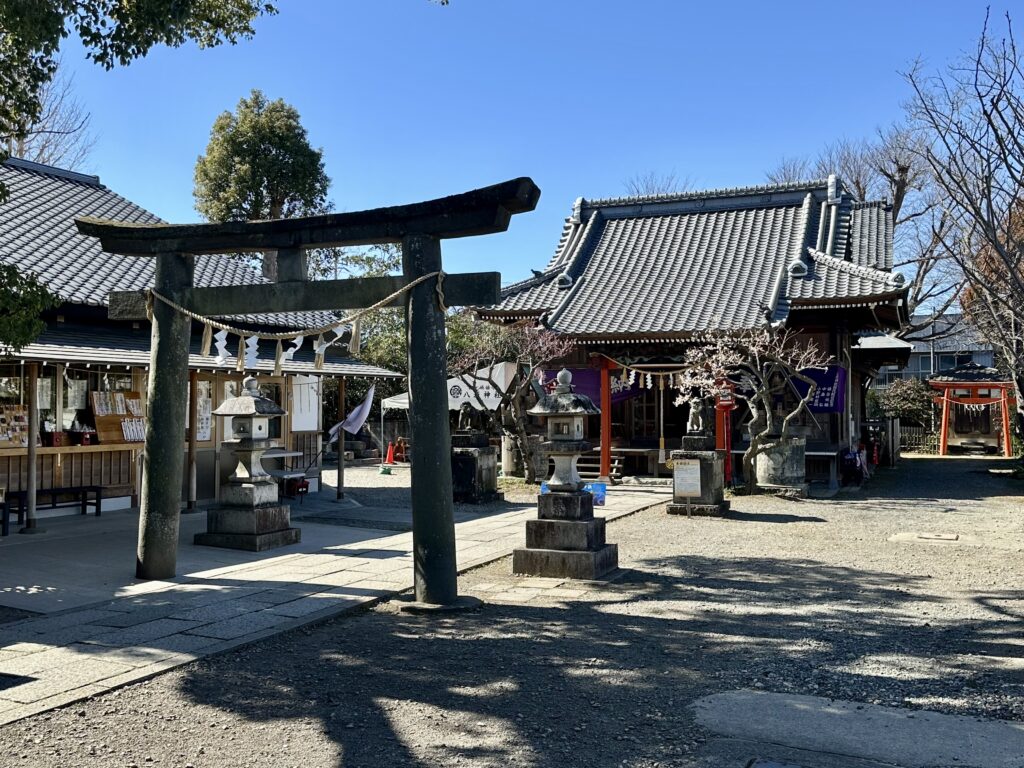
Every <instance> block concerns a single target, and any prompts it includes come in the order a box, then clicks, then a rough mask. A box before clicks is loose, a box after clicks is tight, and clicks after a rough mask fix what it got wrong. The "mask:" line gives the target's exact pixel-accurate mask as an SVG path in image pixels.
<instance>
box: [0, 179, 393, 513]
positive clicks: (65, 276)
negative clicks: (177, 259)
mask: <svg viewBox="0 0 1024 768" xmlns="http://www.w3.org/2000/svg"><path fill="white" fill-rule="evenodd" d="M0 181H2V182H3V183H4V184H5V185H6V187H7V189H8V191H9V198H8V200H7V201H6V202H5V203H3V204H0V260H2V261H3V262H4V263H6V264H10V265H13V266H15V267H17V268H18V269H19V270H21V271H23V272H27V273H32V274H34V275H35V276H36V277H37V279H38V280H39V281H40V282H41V283H43V284H44V285H46V286H47V287H48V288H49V289H50V291H51V292H53V293H55V294H56V295H57V296H58V297H59V298H60V300H61V304H60V306H59V307H57V308H56V309H54V310H52V311H50V312H47V313H46V314H45V315H44V316H43V318H42V319H43V320H45V322H46V329H45V330H44V331H43V333H42V335H41V336H40V337H39V338H38V339H36V341H34V342H33V343H31V344H29V345H27V346H26V347H24V348H23V349H22V350H20V351H19V352H17V353H13V352H8V353H7V354H6V355H4V356H3V357H2V358H0V487H2V488H4V489H5V490H6V491H7V492H8V493H12V492H14V493H16V492H21V491H25V490H26V489H27V488H28V487H29V479H30V475H31V473H30V471H29V470H30V463H31V462H30V459H29V456H30V454H34V456H35V461H34V463H35V470H36V471H35V476H36V481H35V486H36V487H37V488H39V489H52V488H58V487H67V486H76V487H78V486H98V487H99V488H100V492H101V494H102V495H103V497H104V501H103V508H104V509H116V508H118V507H127V506H129V505H131V504H133V503H137V501H138V496H139V490H140V485H141V482H140V476H139V473H140V466H141V460H140V457H141V453H142V448H143V440H144V436H145V425H146V423H147V421H148V418H149V404H148V403H147V402H146V377H147V375H148V369H149V366H150V341H151V340H150V324H149V322H147V321H146V320H145V319H141V320H134V321H118V320H112V319H110V318H109V317H108V313H107V301H108V299H107V297H108V294H109V293H110V292H111V291H131V290H142V289H145V288H149V287H150V286H152V285H153V279H154V267H153V263H152V260H146V259H134V258H129V257H127V256H121V255H116V254H105V253H103V251H102V250H101V248H100V245H99V243H98V242H97V241H96V240H95V239H93V238H89V237H84V236H82V235H80V234H79V233H78V231H77V229H76V226H75V221H74V219H75V217H79V216H93V217H102V218H112V219H118V220H123V221H131V222H137V223H139V224H158V223H160V219H159V218H157V217H156V216H154V215H153V214H151V213H149V212H148V211H146V210H144V209H143V208H141V207H139V206H137V205H135V204H134V203H132V202H130V201H128V200H126V199H124V198H123V197H120V196H119V195H117V194H115V193H114V192H112V191H111V190H109V189H107V188H106V187H105V186H103V185H102V184H101V183H100V180H99V178H98V177H96V176H90V175H85V174H81V173H75V172H72V171H67V170H63V169H60V168H53V167H50V166H45V165H40V164H38V163H30V162H27V161H23V160H17V159H11V160H8V161H6V162H5V163H3V164H0ZM259 282H268V281H266V280H264V279H263V278H262V277H261V276H260V275H259V273H258V272H256V271H254V270H253V269H251V268H249V266H248V265H247V264H245V263H244V262H242V261H240V260H238V259H234V258H230V257H228V256H211V257H208V258H204V259H203V260H201V262H199V263H198V264H197V266H196V283H197V284H198V285H205V286H227V285H238V284H250V283H259ZM335 317H336V316H335V315H334V314H332V313H327V312H303V313H299V312H291V313H280V314H252V315H243V316H234V317H232V318H231V322H232V323H233V324H235V325H241V326H244V327H247V328H253V329H263V330H273V331H287V330H289V329H292V328H296V329H299V328H304V327H310V326H315V325H319V324H322V323H327V322H330V321H331V320H332V319H333V318H335ZM200 342H201V329H200V327H199V326H198V325H196V326H195V327H194V328H193V329H192V338H191V343H190V350H189V355H188V367H189V369H190V377H189V379H190V381H189V385H190V386H189V390H190V397H189V405H190V409H189V410H190V417H191V418H194V424H195V427H194V428H193V427H192V423H193V422H192V421H191V418H190V420H189V421H190V423H189V426H188V427H187V428H186V429H185V430H184V432H183V434H182V435H181V447H180V449H181V451H182V452H183V453H184V454H186V457H187V458H186V466H187V467H189V468H190V470H191V471H189V472H187V473H186V480H185V482H184V483H183V485H182V500H183V501H186V502H189V503H193V504H194V503H195V502H196V501H201V500H204V499H212V498H214V497H215V496H216V494H217V488H218V486H219V484H220V482H221V481H222V480H223V479H224V478H225V477H226V476H227V474H228V470H229V469H230V467H229V466H228V465H227V463H226V462H222V461H221V456H220V442H221V440H222V439H223V437H224V436H223V435H222V434H221V433H220V430H221V425H220V424H218V423H217V422H218V419H216V418H213V417H212V416H211V412H212V411H213V410H214V409H216V408H217V407H218V406H219V405H220V403H221V402H222V401H223V400H224V399H225V398H227V397H229V396H231V395H233V394H234V393H235V392H236V391H237V387H239V386H240V383H241V380H242V377H243V375H244V374H243V373H242V372H240V371H238V370H237V369H236V368H237V366H236V362H237V359H236V357H235V354H236V351H237V350H235V349H232V350H230V354H229V355H228V356H227V359H221V360H218V359H217V357H216V351H215V350H214V351H212V352H211V354H205V355H204V354H202V352H203V350H202V348H201V343H200ZM247 370H248V371H250V372H256V373H258V374H259V378H260V381H261V383H262V386H263V388H264V392H265V394H267V395H268V396H270V397H272V398H273V399H275V400H276V401H277V402H278V404H279V405H281V406H282V407H284V409H285V410H286V411H288V415H287V416H286V417H284V419H283V420H282V421H283V423H282V424H280V425H279V426H280V430H279V434H275V435H274V437H275V438H276V439H277V441H278V443H279V445H280V447H281V448H282V449H284V450H283V452H284V453H288V454H291V456H288V457H287V458H279V459H276V460H275V461H277V462H287V463H288V464H291V465H293V466H295V467H297V468H298V467H301V468H308V470H309V474H310V480H311V483H312V485H313V487H314V488H315V487H316V482H317V478H318V477H319V472H320V467H321V455H320V448H321V434H322V431H323V424H322V423H321V410H322V408H321V405H322V402H321V401H322V394H323V387H324V386H326V385H327V383H326V382H325V381H324V379H325V378H328V377H333V378H339V379H340V378H371V379H372V378H383V377H397V376H398V374H395V373H393V372H391V371H387V370H384V369H381V368H377V367H374V366H370V365H366V364H365V363H362V362H359V361H358V360H354V359H351V358H349V357H348V356H347V355H346V354H345V353H344V352H343V351H342V349H340V348H338V347H333V348H331V349H329V350H328V351H327V354H326V356H325V360H324V363H323V365H322V366H321V367H317V366H316V365H315V362H314V353H313V351H312V349H311V345H310V344H309V343H308V342H307V344H306V345H305V348H304V349H302V350H300V351H299V352H297V353H296V354H295V355H294V356H293V357H292V358H291V359H289V360H287V361H285V362H284V363H283V365H282V366H281V371H280V374H279V375H276V376H275V375H274V348H273V345H272V344H269V343H264V344H261V346H260V348H259V350H258V354H257V355H256V356H255V357H254V358H252V359H250V360H249V361H248V362H247ZM32 380H34V381H35V384H34V386H31V385H30V381H32ZM33 409H34V410H35V411H36V412H37V413H38V423H37V424H35V425H34V428H33V425H31V424H30V420H29V413H30V411H31V410H33ZM277 427H278V425H275V430H276V429H277ZM30 432H34V433H36V434H37V435H38V437H37V438H36V439H35V440H34V441H33V442H34V443H35V445H32V446H30V445H29V435H30ZM222 464H223V466H222ZM268 465H271V466H272V463H271V462H268ZM190 481H191V482H190ZM75 511H76V510H75V509H74V508H66V507H58V508H57V509H56V510H51V509H48V500H47V503H45V504H40V509H39V515H40V516H41V517H46V516H49V515H53V514H67V513H74V512H75Z"/></svg>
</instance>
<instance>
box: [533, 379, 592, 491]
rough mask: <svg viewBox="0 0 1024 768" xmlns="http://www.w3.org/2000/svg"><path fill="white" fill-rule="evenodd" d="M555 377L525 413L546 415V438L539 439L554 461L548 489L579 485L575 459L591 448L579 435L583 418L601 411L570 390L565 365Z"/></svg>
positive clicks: (575, 487)
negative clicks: (552, 386)
mask: <svg viewBox="0 0 1024 768" xmlns="http://www.w3.org/2000/svg"><path fill="white" fill-rule="evenodd" d="M556 381H557V382H558V383H557V384H556V385H555V391H554V393H552V394H550V395H546V396H545V397H543V398H541V399H540V401H539V402H538V403H537V404H536V405H535V406H533V408H531V409H530V410H529V414H530V415H531V416H541V417H545V418H546V419H547V428H548V439H547V442H545V443H541V449H542V450H543V451H544V453H545V454H547V455H548V456H550V457H551V458H552V460H553V461H554V464H555V470H554V472H553V473H552V474H551V477H550V479H549V480H548V488H549V489H551V490H552V491H578V490H580V489H581V488H582V487H583V481H582V480H580V473H579V471H578V470H577V469H576V463H577V462H578V461H579V458H580V454H581V453H583V452H584V451H589V450H590V448H591V445H590V443H588V442H587V441H586V440H584V439H583V420H584V419H586V418H587V416H595V415H598V414H600V413H601V411H600V410H598V408H597V406H595V405H594V402H593V401H592V400H591V399H590V398H589V397H587V396H586V395H577V394H576V393H575V392H573V391H572V390H573V385H572V374H571V373H569V371H567V370H566V369H565V368H563V369H562V370H561V371H559V373H558V376H557V378H556Z"/></svg>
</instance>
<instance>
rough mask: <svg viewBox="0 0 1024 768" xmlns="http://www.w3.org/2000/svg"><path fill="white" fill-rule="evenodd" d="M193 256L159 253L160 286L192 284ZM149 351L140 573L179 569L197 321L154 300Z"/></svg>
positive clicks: (161, 574) (172, 293)
mask: <svg viewBox="0 0 1024 768" xmlns="http://www.w3.org/2000/svg"><path fill="white" fill-rule="evenodd" d="M192 274H193V257H191V256H187V255H185V254H181V253H161V254H159V255H158V256H157V257H156V276H155V280H154V287H155V288H156V290H157V291H159V292H160V293H161V294H162V295H163V296H166V297H167V298H169V299H172V300H174V299H176V298H177V294H178V292H179V291H181V290H182V289H185V288H188V287H190V286H191V285H192ZM152 323H153V328H152V340H151V342H150V354H149V388H148V398H147V400H148V403H149V421H148V423H147V425H146V447H145V455H144V458H143V473H142V499H141V504H140V508H139V545H138V553H137V558H136V565H135V574H136V576H138V577H139V578H140V579H169V578H171V577H173V576H174V575H175V571H176V567H177V556H178V523H179V518H180V513H181V486H182V474H183V469H184V467H183V464H184V459H185V456H184V452H183V451H182V450H181V436H182V434H183V433H184V432H185V409H186V407H187V406H188V402H187V400H188V398H187V395H186V391H187V386H186V384H187V382H188V346H189V338H190V336H191V333H192V321H191V320H189V319H188V318H187V317H184V316H183V315H179V314H178V313H177V312H175V311H174V310H173V309H171V308H170V307H169V306H167V305H166V304H164V303H163V302H162V301H154V302H153V320H152Z"/></svg>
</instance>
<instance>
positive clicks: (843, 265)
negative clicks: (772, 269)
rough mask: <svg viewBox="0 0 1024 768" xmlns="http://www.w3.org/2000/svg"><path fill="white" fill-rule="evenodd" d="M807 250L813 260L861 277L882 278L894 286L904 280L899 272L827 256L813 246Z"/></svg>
mask: <svg viewBox="0 0 1024 768" xmlns="http://www.w3.org/2000/svg"><path fill="white" fill-rule="evenodd" d="M807 252H808V253H809V254H810V255H811V258H812V259H814V260H815V261H820V262H822V263H823V264H825V265H827V266H830V267H834V268H836V269H838V270H840V271H842V272H847V273H849V274H851V275H860V276H861V277H869V278H873V279H875V280H883V281H885V282H887V283H891V284H892V285H894V286H896V287H899V286H901V285H903V284H904V283H905V282H906V278H905V277H904V276H903V275H901V274H900V273H899V272H889V271H887V270H884V269H875V268H874V267H865V266H862V265H861V264H854V263H853V262H852V261H846V260H845V259H840V258H838V257H836V256H829V255H828V254H827V253H822V252H821V251H819V250H817V249H815V248H808V249H807Z"/></svg>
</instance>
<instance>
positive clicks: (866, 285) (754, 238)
mask: <svg viewBox="0 0 1024 768" xmlns="http://www.w3.org/2000/svg"><path fill="white" fill-rule="evenodd" d="M906 291H907V288H906V287H905V286H904V284H903V278H902V276H901V275H898V274H896V273H894V272H893V271H892V212H891V208H890V207H889V206H888V205H886V204H885V203H882V202H872V203H862V202H860V201H857V200H856V199H855V198H854V197H853V195H852V194H850V192H849V191H847V190H846V188H845V187H844V186H843V185H842V183H841V182H840V181H839V180H838V179H836V178H835V177H830V178H829V179H821V180H814V181H806V182H795V183H790V184H779V185H767V186H758V187H746V188H738V189H721V190H709V191H702V192H687V193H682V194H675V195H652V196H646V197H620V198H610V199H604V200H586V199H584V198H580V199H579V200H577V201H576V204H575V205H574V207H573V211H572V215H571V216H570V217H569V218H568V219H567V220H566V224H565V227H564V229H563V231H562V236H561V238H560V240H559V243H558V247H557V249H556V251H555V254H554V256H553V257H552V259H551V261H550V262H549V263H548V265H547V267H546V268H545V269H544V270H543V271H537V272H535V276H534V277H532V278H530V279H529V280H524V281H521V282H519V283H515V284H513V285H510V286H507V287H506V288H505V289H503V291H502V301H501V302H500V303H499V304H497V305H495V306H491V307H481V308H478V312H479V314H480V315H481V316H482V317H485V318H493V319H501V318H518V317H542V318H543V319H544V322H546V324H547V325H548V326H549V327H550V328H552V329H553V330H555V331H556V332H559V333H563V334H566V335H570V336H578V337H603V338H615V337H632V336H640V335H643V336H648V337H657V336H684V335H686V334H688V333H691V332H694V331H701V330H712V329H722V330H731V329H740V328H751V327H755V326H757V325H760V324H761V323H763V322H764V321H765V320H766V319H770V320H772V321H780V320H781V321H784V320H786V319H787V318H788V317H789V315H790V313H791V312H792V311H793V310H795V309H799V308H804V307H808V308H811V307H813V308H821V307H841V306H848V305H870V304H874V303H887V302H899V303H902V302H905V296H906Z"/></svg>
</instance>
